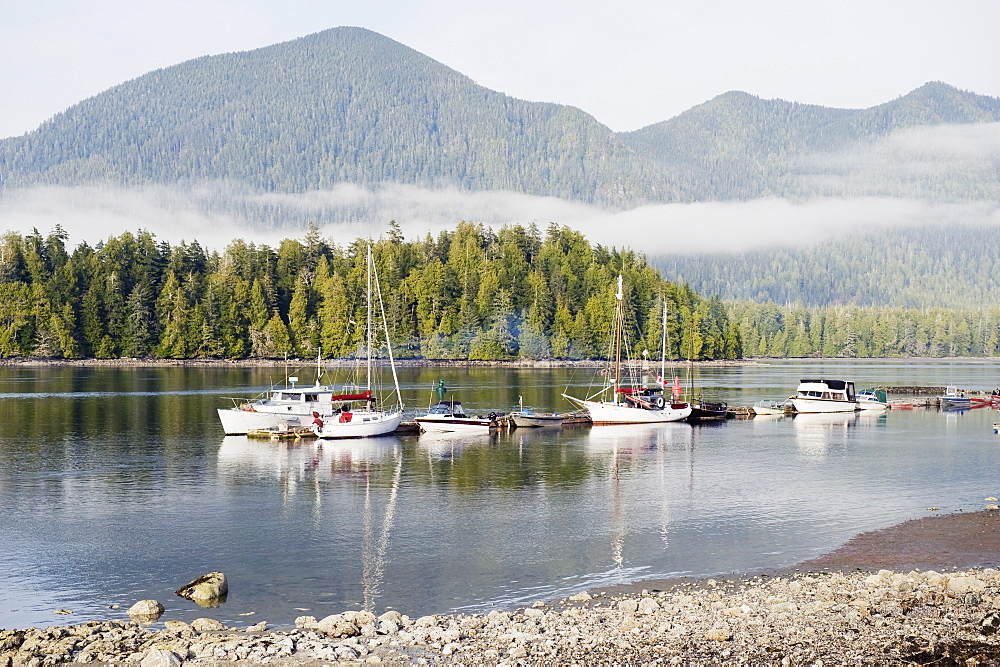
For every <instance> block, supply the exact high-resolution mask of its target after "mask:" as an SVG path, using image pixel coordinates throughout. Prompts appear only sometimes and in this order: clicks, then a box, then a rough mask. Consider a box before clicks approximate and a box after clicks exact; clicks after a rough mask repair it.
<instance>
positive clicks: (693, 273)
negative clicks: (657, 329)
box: [649, 224, 1000, 309]
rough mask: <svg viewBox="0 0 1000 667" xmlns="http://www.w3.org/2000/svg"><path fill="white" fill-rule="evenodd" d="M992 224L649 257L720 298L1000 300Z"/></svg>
mask: <svg viewBox="0 0 1000 667" xmlns="http://www.w3.org/2000/svg"><path fill="white" fill-rule="evenodd" d="M996 232H997V229H996V226H995V225H991V226H983V225H961V224H951V225H941V226H919V227H908V228H900V229H893V230H891V233H886V232H885V231H883V230H873V231H872V232H870V233H858V234H854V235H852V236H849V237H846V238H841V239H836V240H830V241H826V242H824V243H821V244H818V245H815V246H811V247H807V248H779V247H772V248H768V249H767V250H758V251H753V252H746V253H736V254H722V253H715V254H700V255H671V256H656V257H650V258H649V261H650V263H652V264H653V265H654V266H656V267H657V268H659V269H660V270H661V271H662V272H663V274H664V276H665V277H667V278H669V279H671V280H676V281H679V282H682V283H686V284H688V285H690V286H691V287H692V289H694V290H695V291H697V292H700V293H702V294H708V295H716V296H719V297H721V298H722V299H724V300H740V301H755V302H758V303H763V302H773V303H776V304H779V305H799V306H828V305H833V306H836V305H855V306H899V307H905V308H940V307H946V308H966V309H975V308H985V307H987V306H1000V281H998V280H997V276H1000V236H998V235H997V233H996Z"/></svg>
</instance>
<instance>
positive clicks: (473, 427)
mask: <svg viewBox="0 0 1000 667" xmlns="http://www.w3.org/2000/svg"><path fill="white" fill-rule="evenodd" d="M414 421H415V422H417V426H419V427H420V430H421V431H423V432H438V433H452V432H469V433H488V432H489V430H490V428H491V427H493V426H496V420H495V419H494V418H493V417H490V416H487V417H482V416H471V415H467V414H465V409H464V408H462V404H461V403H460V402H458V401H438V402H437V403H435V404H434V405H432V406H431V408H430V410H428V411H427V414H425V415H421V416H420V417H416V418H415V419H414Z"/></svg>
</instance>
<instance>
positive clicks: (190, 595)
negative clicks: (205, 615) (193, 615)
mask: <svg viewBox="0 0 1000 667" xmlns="http://www.w3.org/2000/svg"><path fill="white" fill-rule="evenodd" d="M174 592H175V593H177V595H179V596H181V597H182V598H187V599H188V600H194V601H195V602H197V603H198V604H200V605H201V606H202V607H218V606H219V605H221V604H222V603H223V602H225V601H226V596H227V595H228V594H229V582H227V581H226V575H224V574H223V573H221V572H209V573H208V574H206V575H204V576H202V577H198V578H197V579H195V580H194V581H192V582H191V583H190V584H188V585H186V586H182V587H181V588H179V589H177V590H176V591H174Z"/></svg>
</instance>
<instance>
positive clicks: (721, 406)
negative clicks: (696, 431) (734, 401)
mask: <svg viewBox="0 0 1000 667" xmlns="http://www.w3.org/2000/svg"><path fill="white" fill-rule="evenodd" d="M728 412H729V404H727V403H720V402H709V401H702V402H700V403H693V404H692V405H691V414H689V415H688V416H687V421H688V422H689V423H694V422H703V421H720V420H724V419H725V418H726V415H727V414H728Z"/></svg>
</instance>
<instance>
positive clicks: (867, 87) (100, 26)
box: [0, 0, 1000, 138]
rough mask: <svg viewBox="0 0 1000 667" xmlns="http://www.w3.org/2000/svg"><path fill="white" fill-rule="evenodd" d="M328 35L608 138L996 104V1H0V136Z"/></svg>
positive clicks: (999, 55) (999, 92)
mask: <svg viewBox="0 0 1000 667" xmlns="http://www.w3.org/2000/svg"><path fill="white" fill-rule="evenodd" d="M342 25H355V26H361V27H365V28H368V29H370V30H374V31H376V32H379V33H381V34H383V35H386V36H388V37H391V38H392V39H395V40H397V41H399V42H402V43H403V44H405V45H407V46H409V47H411V48H413V49H416V50H417V51H419V52H421V53H424V54H426V55H428V56H430V57H432V58H434V59H436V60H438V61H440V62H442V63H444V64H445V65H448V66H449V67H452V68H453V69H455V70H458V71H459V72H461V73H463V74H465V75H467V76H469V77H471V78H472V79H473V80H475V81H476V82H478V83H479V84H481V85H484V86H486V87H488V88H491V89H493V90H497V91H500V92H503V93H506V94H508V95H512V96H514V97H518V98H521V99H526V100H531V101H544V102H556V103H561V104H569V105H572V106H576V107H579V108H581V109H583V110H584V111H586V112H588V113H590V114H591V115H593V116H594V117H595V118H597V120H599V121H601V122H602V123H604V124H605V125H607V126H609V127H610V128H611V129H613V130H616V131H624V130H633V129H637V128H639V127H643V126H646V125H649V124H652V123H656V122H659V121H662V120H667V119H669V118H672V117H674V116H676V115H678V114H680V113H682V112H683V111H685V110H687V109H689V108H691V107H693V106H696V105H698V104H701V103H702V102H705V101H707V100H710V99H712V98H713V97H715V96H717V95H720V94H722V93H725V92H727V91H730V90H742V91H745V92H748V93H751V94H753V95H758V96H760V97H762V98H765V99H774V98H779V99H784V100H788V101H795V102H802V103H808V104H819V105H823V106H831V107H843V108H864V107H870V106H874V105H876V104H880V103H882V102H886V101H889V100H892V99H894V98H897V97H899V96H901V95H905V94H906V93H908V92H909V91H911V90H913V89H914V88H917V87H919V86H921V85H923V84H924V83H926V82H928V81H944V82H945V83H948V84H951V85H953V86H956V87H958V88H961V89H963V90H971V91H973V92H976V93H980V94H983V95H990V96H995V97H1000V49H998V48H997V46H996V37H995V30H996V26H997V25H1000V2H998V0H949V2H943V1H942V0H842V1H840V2H837V3H832V2H802V0H756V1H753V0H750V1H748V0H686V1H685V2H677V1H675V0H622V1H620V2H617V3H612V2H608V0H575V1H573V2H569V1H567V0H505V1H504V2H502V3H500V2H486V3H481V2H474V1H470V0H423V1H421V2H414V1H412V0H409V1H406V0H365V1H364V2H359V1H358V0H326V1H324V0H280V1H278V0H175V1H165V0H152V1H150V2H145V3H142V2H134V0H131V1H128V2H126V1H125V0H86V1H83V0H0V62H2V63H3V67H0V90H2V91H3V93H2V95H0V138H2V137H9V136H16V135H20V134H23V133H25V132H28V131H31V130H33V129H35V128H37V127H38V126H39V124H41V123H42V122H43V121H45V120H46V119H48V118H50V117H52V116H53V115H55V114H56V113H58V112H60V111H63V110H64V109H66V108H67V107H69V106H71V105H73V104H75V103H76V102H79V101H81V100H83V99H85V98H87V97H90V96H92V95H96V94H98V93H100V92H102V91H104V90H106V89H108V88H110V87H112V86H114V85H116V84H119V83H121V82H123V81H126V80H129V79H132V78H135V77H138V76H141V75H143V74H145V73H147V72H149V71H151V70H154V69H157V68H161V67H168V66H170V65H174V64H177V63H180V62H183V61H185V60H190V59H192V58H196V57H200V56H203V55H211V54H218V53H225V52H231V51H244V50H249V49H254V48H258V47H263V46H269V45H271V44H276V43H279V42H284V41H288V40H291V39H295V38H297V37H301V36H304V35H307V34H311V33H314V32H319V31H321V30H325V29H327V28H332V27H336V26H342Z"/></svg>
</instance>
